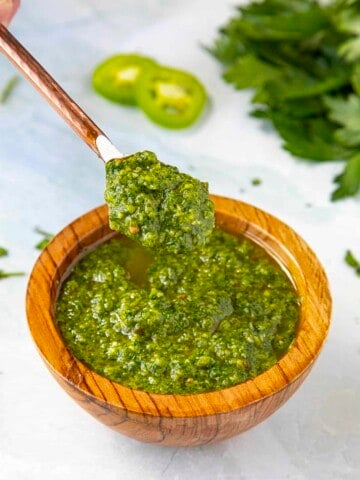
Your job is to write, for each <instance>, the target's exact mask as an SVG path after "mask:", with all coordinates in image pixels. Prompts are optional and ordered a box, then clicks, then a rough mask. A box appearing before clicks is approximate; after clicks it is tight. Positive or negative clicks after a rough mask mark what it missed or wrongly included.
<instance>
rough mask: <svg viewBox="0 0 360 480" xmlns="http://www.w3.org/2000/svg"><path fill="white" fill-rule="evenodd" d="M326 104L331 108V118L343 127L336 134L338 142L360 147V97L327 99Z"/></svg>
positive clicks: (350, 96) (325, 99)
mask: <svg viewBox="0 0 360 480" xmlns="http://www.w3.org/2000/svg"><path fill="white" fill-rule="evenodd" d="M324 103H325V105H326V106H327V107H328V108H329V118H330V119H331V120H333V121H334V122H336V123H338V124H340V125H342V126H343V128H340V129H339V130H338V131H337V132H336V134H335V135H336V139H337V140H338V142H339V143H341V144H342V145H345V146H348V147H356V146H358V145H360V97H358V96H357V95H354V94H352V95H349V96H348V98H346V99H344V98H338V97H325V98H324Z"/></svg>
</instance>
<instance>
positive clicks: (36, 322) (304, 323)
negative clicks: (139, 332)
mask: <svg viewBox="0 0 360 480" xmlns="http://www.w3.org/2000/svg"><path fill="white" fill-rule="evenodd" d="M210 198H211V199H212V201H213V202H214V204H215V210H216V218H217V225H218V226H220V227H222V226H223V224H224V223H226V222H225V221H226V220H229V219H231V221H232V222H233V224H234V225H235V226H236V229H237V230H238V233H241V234H244V235H245V236H247V237H248V238H250V239H251V240H253V241H255V242H256V243H258V244H259V245H261V246H262V247H263V248H265V250H266V251H268V253H270V255H272V256H273V257H274V258H275V259H276V260H277V261H278V262H279V263H280V264H281V265H282V266H283V268H285V269H286V270H287V271H288V273H289V274H290V277H291V279H292V281H293V282H294V284H295V287H296V289H297V290H298V293H299V295H300V297H301V306H300V325H299V328H298V332H297V335H296V338H295V340H294V342H293V344H292V345H291V347H290V349H289V350H288V351H287V353H286V354H285V355H284V356H283V357H282V358H281V359H280V360H279V361H278V362H277V363H276V364H275V365H273V366H272V367H271V368H269V369H268V370H266V371H265V372H263V373H261V374H260V375H257V376H256V377H254V378H252V379H250V380H247V381H246V382H243V383H240V384H238V385H235V386H233V387H228V388H225V389H222V390H217V391H212V392H206V393H196V394H155V393H149V392H145V391H141V390H136V389H132V388H129V387H125V386H123V385H121V384H119V383H116V382H114V381H112V380H109V379H107V378H106V377H103V376H102V375H99V374H97V373H96V372H94V371H93V370H91V369H90V368H89V367H87V366H86V365H85V364H84V363H82V362H81V361H79V360H77V359H76V358H75V357H74V356H73V354H72V353H71V352H70V351H69V349H68V348H67V346H66V345H65V344H64V342H63V340H62V337H61V334H60V332H59V331H58V329H57V326H56V324H55V320H54V315H53V304H54V299H55V298H56V295H57V292H58V290H59V288H60V286H61V282H62V279H63V277H64V275H65V272H66V271H68V270H69V268H70V267H69V261H68V259H69V258H70V257H71V259H72V263H76V261H77V260H79V257H81V256H82V255H84V254H85V253H86V252H87V251H88V250H89V246H90V245H92V246H95V245H96V243H101V242H102V241H104V240H105V239H106V238H109V237H110V236H112V235H114V232H113V233H111V231H110V229H109V227H108V214H107V206H106V205H102V206H100V207H97V208H95V209H93V210H90V211H89V212H87V213H85V214H83V215H82V216H80V217H78V218H77V219H75V220H74V221H73V222H71V223H70V224H68V225H67V226H66V227H65V228H64V229H62V230H61V231H60V232H59V233H58V234H57V235H56V236H55V237H54V239H53V240H52V241H51V242H50V243H49V245H48V246H47V247H46V249H45V250H43V252H42V253H41V254H40V256H39V257H38V259H37V261H36V263H35V265H34V267H33V270H32V272H31V275H30V278H29V282H28V288H27V293H26V311H27V319H28V326H29V329H30V333H31V336H32V338H33V340H34V342H35V345H36V346H37V348H38V350H39V352H40V355H41V356H42V358H43V360H44V361H45V363H46V365H47V366H48V368H49V369H50V371H51V372H52V373H53V374H54V375H55V377H56V378H57V380H58V381H59V382H60V383H63V382H65V383H66V384H67V385H68V386H70V388H72V389H75V390H78V391H79V393H84V394H85V395H86V396H88V397H89V398H92V399H93V401H94V402H97V403H100V404H101V405H103V406H104V405H105V406H107V408H114V409H120V410H122V411H125V412H130V413H133V414H140V415H142V416H146V415H151V416H155V417H164V416H165V417H194V416H195V417H198V416H207V415H216V414H224V413H227V412H230V411H233V410H237V409H242V408H244V407H247V406H250V405H252V404H254V403H256V402H259V401H260V400H262V399H264V398H266V397H268V396H270V395H272V394H274V393H278V392H281V390H283V389H285V388H286V387H287V386H288V385H289V384H292V383H294V382H296V380H297V379H298V378H299V377H300V376H301V375H303V374H304V373H305V372H306V370H308V369H310V368H311V366H312V364H313V362H314V360H315V359H316V357H317V356H318V354H319V352H320V350H321V349H322V346H323V344H324V341H325V339H326V336H327V334H328V330H329V326H330V316H331V295H330V290H329V284H328V280H327V277H326V274H325V272H324V269H323V267H322V265H321V264H320V262H319V260H318V259H317V257H316V255H315V254H314V252H313V251H312V250H311V249H310V247H309V246H308V245H307V243H306V242H305V241H304V240H303V239H302V238H301V237H300V236H299V235H298V234H297V233H296V232H295V231H294V230H293V229H292V228H291V227H289V226H288V225H286V224H285V223H283V222H282V221H281V220H279V219H277V218H276V217H274V216H273V215H271V214H269V213H267V212H265V211H263V210H261V209H259V208H257V207H255V206H253V205H250V204H248V203H245V202H242V201H239V200H234V199H229V198H226V197H220V196H216V195H210ZM234 228H235V227H234ZM94 232H96V235H95V234H94ZM99 235H100V236H99ZM98 238H100V239H101V240H100V241H98V240H97V239H98ZM69 256H70V257H69ZM65 266H66V268H65Z"/></svg>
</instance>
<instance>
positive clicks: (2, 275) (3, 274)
mask: <svg viewBox="0 0 360 480" xmlns="http://www.w3.org/2000/svg"><path fill="white" fill-rule="evenodd" d="M24 275H25V273H24V272H5V271H4V270H0V280H2V279H3V278H9V277H22V276H24Z"/></svg>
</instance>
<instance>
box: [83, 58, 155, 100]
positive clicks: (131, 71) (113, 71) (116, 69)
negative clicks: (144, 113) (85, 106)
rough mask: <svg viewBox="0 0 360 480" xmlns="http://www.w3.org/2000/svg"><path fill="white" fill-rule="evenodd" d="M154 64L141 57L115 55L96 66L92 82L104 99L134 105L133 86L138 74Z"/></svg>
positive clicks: (150, 60)
mask: <svg viewBox="0 0 360 480" xmlns="http://www.w3.org/2000/svg"><path fill="white" fill-rule="evenodd" d="M155 65H156V62H155V61H154V60H152V59H151V58H148V57H144V56H142V55H136V54H129V55H115V56H113V57H110V58H108V59H107V60H105V61H104V62H103V63H101V64H100V65H98V67H97V68H96V69H95V70H94V73H93V77H92V82H93V87H94V89H95V90H96V91H97V92H98V93H100V95H102V96H104V97H105V98H107V99H109V100H112V101H113V102H118V103H122V104H125V105H136V103H137V102H136V96H135V86H136V83H137V81H138V78H139V76H140V74H141V73H142V72H143V71H144V70H146V69H148V68H151V67H154V66H155Z"/></svg>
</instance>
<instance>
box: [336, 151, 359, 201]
mask: <svg viewBox="0 0 360 480" xmlns="http://www.w3.org/2000/svg"><path fill="white" fill-rule="evenodd" d="M335 183H337V184H338V188H337V189H336V190H335V191H334V192H333V194H332V196H331V199H332V200H340V199H342V198H345V197H350V196H352V195H356V194H357V193H359V192H360V153H357V154H355V155H354V156H353V157H352V158H350V160H348V162H347V163H346V165H345V168H344V171H343V173H341V175H338V176H337V177H336V178H335Z"/></svg>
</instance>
